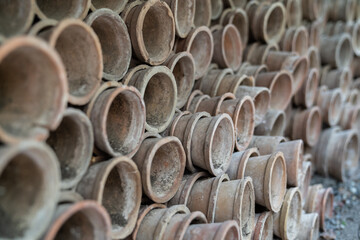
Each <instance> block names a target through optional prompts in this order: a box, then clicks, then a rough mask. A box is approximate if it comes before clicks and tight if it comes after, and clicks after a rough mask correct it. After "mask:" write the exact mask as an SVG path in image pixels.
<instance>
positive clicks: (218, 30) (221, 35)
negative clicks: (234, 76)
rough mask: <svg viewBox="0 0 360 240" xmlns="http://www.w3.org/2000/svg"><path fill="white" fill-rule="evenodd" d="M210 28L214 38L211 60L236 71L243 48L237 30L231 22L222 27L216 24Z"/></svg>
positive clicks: (221, 66)
mask: <svg viewBox="0 0 360 240" xmlns="http://www.w3.org/2000/svg"><path fill="white" fill-rule="evenodd" d="M211 30H212V35H213V38H214V55H213V59H212V60H213V62H214V63H216V64H218V65H219V67H220V68H231V69H232V70H233V71H237V70H238V69H239V68H240V65H241V61H242V50H243V46H242V42H241V38H240V33H239V31H238V30H237V28H236V27H235V26H234V25H233V24H227V25H226V26H224V27H222V26H221V25H216V26H214V27H212V29H211Z"/></svg>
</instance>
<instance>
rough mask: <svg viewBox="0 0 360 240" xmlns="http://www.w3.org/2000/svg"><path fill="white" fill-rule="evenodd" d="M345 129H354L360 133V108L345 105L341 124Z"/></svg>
mask: <svg viewBox="0 0 360 240" xmlns="http://www.w3.org/2000/svg"><path fill="white" fill-rule="evenodd" d="M339 123H340V124H339V125H340V126H341V127H342V128H343V129H354V130H356V131H357V132H358V133H359V132H360V108H359V107H358V105H351V104H345V106H344V108H343V111H342V114H341V118H340V122H339Z"/></svg>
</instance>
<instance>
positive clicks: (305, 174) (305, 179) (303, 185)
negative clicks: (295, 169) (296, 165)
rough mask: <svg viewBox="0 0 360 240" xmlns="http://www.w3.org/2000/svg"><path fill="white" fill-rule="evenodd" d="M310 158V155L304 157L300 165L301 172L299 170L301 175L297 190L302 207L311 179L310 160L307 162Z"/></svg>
mask: <svg viewBox="0 0 360 240" xmlns="http://www.w3.org/2000/svg"><path fill="white" fill-rule="evenodd" d="M310 156H311V155H309V154H306V155H304V161H303V163H302V170H301V174H300V186H299V190H300V192H301V196H302V205H303V207H304V206H305V200H306V198H307V196H308V193H309V187H310V183H311V177H312V173H313V170H312V163H311V159H310V161H309V160H308V158H307V157H310Z"/></svg>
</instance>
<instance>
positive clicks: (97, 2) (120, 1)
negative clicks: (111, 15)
mask: <svg viewBox="0 0 360 240" xmlns="http://www.w3.org/2000/svg"><path fill="white" fill-rule="evenodd" d="M128 1H129V0H105V1H104V0H91V11H93V12H94V11H96V10H97V9H100V8H109V9H111V10H112V11H114V12H116V13H117V14H119V13H121V12H122V11H123V10H124V8H125V6H126V4H127V3H128ZM130 2H131V1H130Z"/></svg>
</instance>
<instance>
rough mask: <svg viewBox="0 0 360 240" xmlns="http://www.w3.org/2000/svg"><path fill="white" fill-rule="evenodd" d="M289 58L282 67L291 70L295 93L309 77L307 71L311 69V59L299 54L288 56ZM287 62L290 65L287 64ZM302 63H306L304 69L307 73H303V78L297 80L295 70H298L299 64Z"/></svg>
mask: <svg viewBox="0 0 360 240" xmlns="http://www.w3.org/2000/svg"><path fill="white" fill-rule="evenodd" d="M287 60H288V61H289V62H288V61H287ZM287 60H285V61H284V63H283V65H282V68H283V69H286V70H287V71H289V73H290V75H291V76H292V79H293V84H292V86H293V94H296V93H297V92H298V91H299V89H300V88H301V86H302V85H303V84H304V81H305V79H306V78H307V73H308V71H309V60H308V58H307V56H299V55H294V56H290V58H288V59H287ZM287 63H288V64H290V65H288V66H286V65H287ZM301 64H305V71H304V73H305V74H303V78H302V79H300V81H298V82H297V81H295V80H298V79H296V78H295V76H293V73H294V72H295V70H297V68H298V67H299V66H301Z"/></svg>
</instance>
